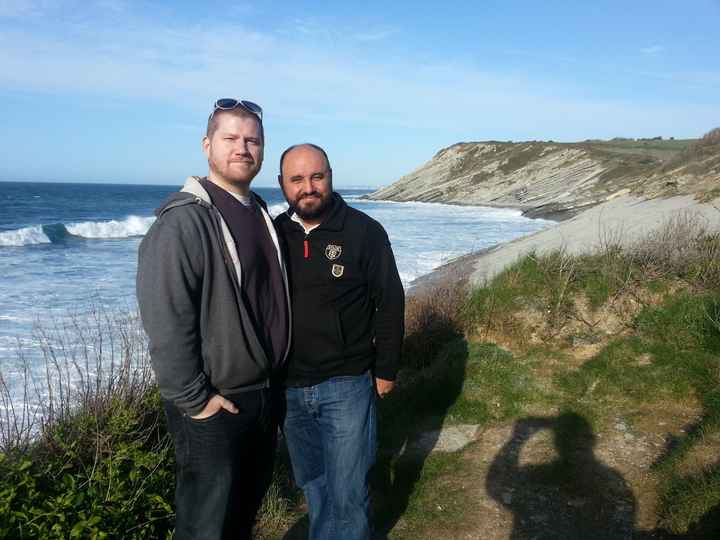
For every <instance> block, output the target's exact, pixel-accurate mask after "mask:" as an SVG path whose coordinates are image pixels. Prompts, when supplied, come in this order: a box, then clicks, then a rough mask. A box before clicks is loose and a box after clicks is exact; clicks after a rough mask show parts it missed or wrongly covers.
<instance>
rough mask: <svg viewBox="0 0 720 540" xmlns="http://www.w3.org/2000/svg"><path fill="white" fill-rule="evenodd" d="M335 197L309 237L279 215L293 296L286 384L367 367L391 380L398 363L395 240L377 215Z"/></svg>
mask: <svg viewBox="0 0 720 540" xmlns="http://www.w3.org/2000/svg"><path fill="white" fill-rule="evenodd" d="M333 197H334V203H333V207H332V209H331V211H330V214H329V215H328V217H327V218H326V219H325V220H324V221H323V223H322V224H320V225H319V226H318V227H317V228H315V229H313V230H312V231H311V232H310V233H309V234H307V235H306V234H305V231H304V230H303V228H302V226H301V225H300V224H299V223H296V222H294V221H293V220H292V219H291V218H290V214H289V213H287V212H286V213H283V214H281V215H280V216H278V217H277V218H276V220H275V223H276V225H277V228H278V232H279V233H280V235H281V236H282V237H283V240H284V243H285V245H286V264H287V267H288V274H289V280H290V291H291V299H292V302H291V305H292V312H293V329H292V345H291V350H290V356H289V357H288V367H287V369H288V371H287V378H286V384H287V385H288V386H295V387H298V386H311V385H314V384H318V383H319V382H322V381H324V380H327V379H329V378H331V377H336V376H341V375H359V374H361V373H363V372H364V371H366V370H367V369H369V368H372V369H373V370H374V372H375V375H376V376H378V377H380V378H382V379H388V380H393V379H394V378H395V375H396V373H397V369H398V362H399V359H400V351H401V347H402V339H403V318H404V310H405V304H404V302H405V296H404V291H403V287H402V283H401V281H400V277H399V276H398V272H397V268H396V266H395V259H394V257H393V254H392V250H391V248H390V241H389V240H388V237H387V234H386V233H385V230H384V229H383V227H382V225H380V224H379V223H378V222H377V221H375V220H373V219H372V218H370V217H369V216H367V215H366V214H363V213H362V212H360V211H358V210H355V209H354V208H350V207H349V206H347V204H346V203H345V201H343V200H342V198H341V197H340V195H338V194H334V195H333Z"/></svg>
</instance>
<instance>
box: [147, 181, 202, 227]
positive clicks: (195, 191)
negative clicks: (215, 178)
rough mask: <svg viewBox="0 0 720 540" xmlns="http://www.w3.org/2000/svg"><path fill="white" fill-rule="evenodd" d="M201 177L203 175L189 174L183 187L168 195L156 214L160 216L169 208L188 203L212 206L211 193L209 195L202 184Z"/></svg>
mask: <svg viewBox="0 0 720 540" xmlns="http://www.w3.org/2000/svg"><path fill="white" fill-rule="evenodd" d="M201 179H202V177H201V176H188V177H187V179H186V180H185V185H183V187H182V189H181V190H180V191H178V192H177V193H173V194H171V195H170V196H168V197H167V198H166V199H165V200H164V201H163V202H162V204H161V205H160V206H159V207H158V208H157V210H155V215H156V216H157V217H160V216H161V215H162V214H164V213H165V212H167V211H168V210H172V209H173V208H177V207H178V206H184V205H186V204H199V205H201V206H205V207H206V208H210V207H211V206H212V202H211V201H210V195H208V192H207V191H205V188H204V187H202V184H200V180H201Z"/></svg>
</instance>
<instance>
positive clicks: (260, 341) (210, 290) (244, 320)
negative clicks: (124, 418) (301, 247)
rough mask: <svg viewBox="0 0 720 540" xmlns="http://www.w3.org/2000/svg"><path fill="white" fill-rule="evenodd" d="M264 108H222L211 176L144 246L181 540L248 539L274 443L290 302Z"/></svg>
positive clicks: (142, 261)
mask: <svg viewBox="0 0 720 540" xmlns="http://www.w3.org/2000/svg"><path fill="white" fill-rule="evenodd" d="M263 147H264V137H263V129H262V110H261V109H260V107H258V106H257V105H255V104H254V103H251V102H247V101H238V100H234V99H221V100H218V101H217V102H216V104H215V110H214V111H213V114H211V115H210V118H209V119H208V128H207V135H206V136H205V138H204V139H203V149H204V151H205V153H206V155H207V158H208V165H209V169H210V171H209V174H208V176H207V178H196V177H190V178H189V179H188V181H187V182H186V184H185V186H184V187H183V189H182V191H181V192H180V193H177V194H175V195H172V196H171V197H170V198H169V199H168V201H166V202H165V204H164V205H163V206H162V207H161V208H160V210H159V211H158V218H157V220H156V221H155V223H154V224H153V226H152V227H151V228H150V230H149V231H148V234H147V235H146V236H145V238H144V239H143V241H142V243H141V245H140V251H139V258H138V275H137V293H138V302H139V305H140V313H141V316H142V321H143V326H144V327H145V330H146V332H147V334H148V337H149V340H150V357H151V360H152V365H153V370H154V371H155V375H156V379H157V383H158V386H159V387H160V393H161V394H162V397H163V402H164V408H165V413H166V415H167V419H168V429H169V431H170V432H171V434H172V436H173V440H174V442H175V457H176V461H177V471H176V472H177V474H176V491H175V504H176V523H175V538H177V539H200V538H202V539H221V538H222V539H226V538H227V539H229V538H232V539H238V538H250V536H251V531H252V526H253V523H254V520H255V515H256V513H257V511H258V509H259V507H260V503H261V501H262V498H263V496H264V494H265V492H266V491H267V488H268V486H269V485H270V480H271V477H272V467H273V459H274V455H275V444H276V435H277V424H276V422H275V416H274V414H273V403H272V402H273V400H272V398H271V393H270V378H271V377H272V376H273V374H274V373H275V372H276V371H277V370H278V368H279V367H280V366H282V365H283V364H284V361H285V358H286V356H287V352H288V347H289V326H290V318H289V315H290V313H289V295H288V288H287V277H286V273H285V267H284V262H283V259H282V256H281V251H280V248H279V245H280V244H279V241H278V238H277V235H276V233H275V229H274V227H273V224H272V221H271V220H270V217H269V215H268V213H267V211H266V209H265V203H264V202H263V201H262V200H261V199H260V198H259V197H258V196H257V195H255V194H254V193H253V192H251V191H250V182H251V181H252V179H253V178H254V177H255V175H256V174H257V173H258V171H259V170H260V166H261V165H262V159H263Z"/></svg>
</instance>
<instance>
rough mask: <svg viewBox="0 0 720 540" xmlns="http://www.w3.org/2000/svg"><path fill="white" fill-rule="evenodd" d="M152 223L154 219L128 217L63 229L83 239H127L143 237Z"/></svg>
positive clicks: (87, 222) (88, 222) (71, 225)
mask: <svg viewBox="0 0 720 540" xmlns="http://www.w3.org/2000/svg"><path fill="white" fill-rule="evenodd" d="M154 221H155V218H154V217H140V216H128V217H127V218H126V219H124V220H122V221H116V220H114V219H113V220H111V221H84V222H81V223H70V224H68V225H66V226H65V228H66V229H67V231H68V232H69V233H70V234H72V235H74V236H81V237H83V238H129V237H131V236H143V235H145V233H147V231H148V229H149V228H150V225H152V224H153V222H154Z"/></svg>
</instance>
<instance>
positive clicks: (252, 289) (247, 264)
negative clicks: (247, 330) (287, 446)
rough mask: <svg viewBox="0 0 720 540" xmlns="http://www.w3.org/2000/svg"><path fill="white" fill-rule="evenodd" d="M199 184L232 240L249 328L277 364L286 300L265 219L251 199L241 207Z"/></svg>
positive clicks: (282, 343)
mask: <svg viewBox="0 0 720 540" xmlns="http://www.w3.org/2000/svg"><path fill="white" fill-rule="evenodd" d="M200 183H201V184H202V186H203V187H204V188H205V190H206V191H207V192H208V194H209V195H210V199H211V200H212V203H213V204H214V205H215V207H216V208H217V209H218V210H219V211H220V215H222V217H223V219H224V220H225V223H227V225H228V228H229V229H230V234H232V237H233V240H235V248H236V249H237V253H238V258H239V259H240V267H241V268H242V283H241V284H240V291H241V293H240V294H242V295H243V301H244V302H246V303H247V305H248V306H249V307H250V316H251V318H252V322H253V327H254V328H255V333H256V334H257V336H258V339H259V340H260V343H261V345H262V347H263V349H264V350H265V354H266V355H267V357H268V359H269V360H270V363H271V364H272V365H274V366H275V365H278V364H279V363H280V361H281V360H282V357H283V355H284V354H285V349H286V348H287V340H288V313H287V300H286V298H285V283H284V280H283V276H282V271H281V269H280V262H279V260H278V254H277V250H276V249H275V245H274V244H273V241H272V238H270V233H269V232H268V229H267V225H266V223H265V218H264V217H263V216H262V214H261V213H260V209H259V208H258V203H257V202H255V200H254V199H253V197H252V196H251V197H250V201H251V204H250V206H245V205H244V204H243V203H241V202H240V201H239V200H238V199H237V198H235V197H234V196H233V195H232V194H231V193H228V192H227V191H225V190H224V189H222V188H221V187H219V186H217V185H216V184H214V183H212V182H211V181H209V180H207V179H204V180H202V181H201V182H200Z"/></svg>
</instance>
